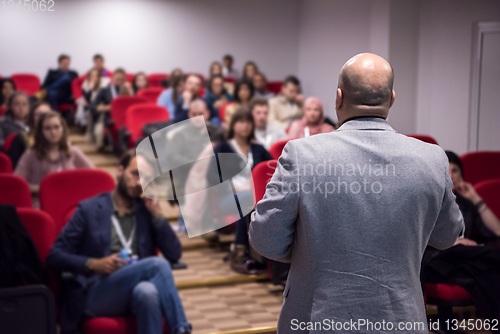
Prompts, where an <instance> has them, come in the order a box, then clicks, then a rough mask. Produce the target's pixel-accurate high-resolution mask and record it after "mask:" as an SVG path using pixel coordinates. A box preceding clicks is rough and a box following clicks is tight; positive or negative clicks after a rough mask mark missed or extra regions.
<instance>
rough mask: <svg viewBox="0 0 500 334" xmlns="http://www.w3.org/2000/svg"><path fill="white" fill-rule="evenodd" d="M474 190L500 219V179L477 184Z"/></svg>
mask: <svg viewBox="0 0 500 334" xmlns="http://www.w3.org/2000/svg"><path fill="white" fill-rule="evenodd" d="M474 188H475V189H476V192H477V194H478V195H479V196H480V197H481V198H482V199H483V201H484V203H486V205H487V206H488V207H489V208H490V209H491V211H493V213H494V214H495V216H497V217H500V178H499V179H493V180H487V181H482V182H479V183H476V185H474Z"/></svg>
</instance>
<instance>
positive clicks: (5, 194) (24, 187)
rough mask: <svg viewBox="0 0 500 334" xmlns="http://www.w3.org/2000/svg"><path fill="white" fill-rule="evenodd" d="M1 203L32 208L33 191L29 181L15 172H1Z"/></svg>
mask: <svg viewBox="0 0 500 334" xmlns="http://www.w3.org/2000/svg"><path fill="white" fill-rule="evenodd" d="M0 204H11V205H14V206H15V207H22V208H31V207H32V206H33V203H32V201H31V191H30V186H29V184H28V182H26V180H25V179H23V178H22V177H20V176H17V175H14V174H0Z"/></svg>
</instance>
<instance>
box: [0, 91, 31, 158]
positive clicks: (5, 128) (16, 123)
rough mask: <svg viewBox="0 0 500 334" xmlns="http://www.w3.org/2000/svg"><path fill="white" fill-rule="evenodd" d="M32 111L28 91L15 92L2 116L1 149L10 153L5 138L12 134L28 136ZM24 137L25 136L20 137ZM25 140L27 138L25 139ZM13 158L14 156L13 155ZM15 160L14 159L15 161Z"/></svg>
mask: <svg viewBox="0 0 500 334" xmlns="http://www.w3.org/2000/svg"><path fill="white" fill-rule="evenodd" d="M29 111H30V103H29V97H28V95H26V93H23V92H15V93H13V94H12V95H11V96H10V98H9V101H8V102H7V111H6V112H5V115H4V116H3V117H2V118H0V151H5V152H6V153H7V155H10V153H9V151H10V149H9V150H6V148H5V147H4V144H5V140H6V139H7V137H9V136H10V135H12V134H22V135H23V136H26V135H27V133H28V130H29V127H28V125H27V124H26V121H27V118H28V113H29ZM20 138H21V139H23V137H20ZM23 140H25V138H24V139H23ZM11 159H12V157H11ZM13 162H14V161H13Z"/></svg>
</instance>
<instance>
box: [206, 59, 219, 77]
mask: <svg viewBox="0 0 500 334" xmlns="http://www.w3.org/2000/svg"><path fill="white" fill-rule="evenodd" d="M214 75H222V64H221V63H219V62H218V61H214V62H213V63H212V64H210V70H209V73H208V77H209V78H211V77H213V76H214Z"/></svg>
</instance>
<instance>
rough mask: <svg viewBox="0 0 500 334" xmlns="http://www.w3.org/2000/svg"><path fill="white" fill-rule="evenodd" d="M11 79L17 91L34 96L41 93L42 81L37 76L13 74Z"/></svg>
mask: <svg viewBox="0 0 500 334" xmlns="http://www.w3.org/2000/svg"><path fill="white" fill-rule="evenodd" d="M10 78H11V79H12V80H13V81H14V83H15V84H16V89H17V90H20V91H23V92H25V93H26V94H28V95H33V94H35V93H37V92H39V91H40V79H39V78H38V76H36V75H35V74H29V73H18V74H12V75H11V76H10Z"/></svg>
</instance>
